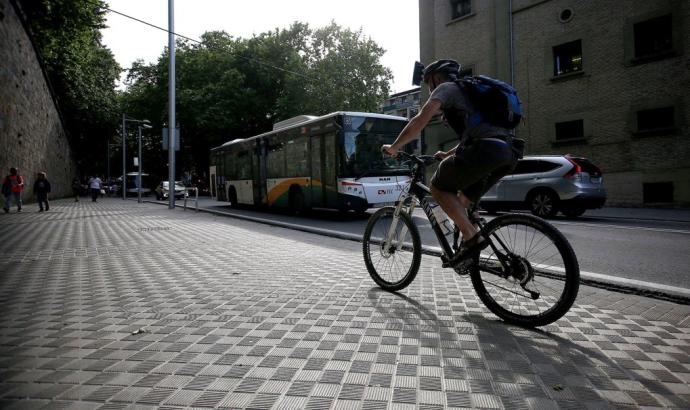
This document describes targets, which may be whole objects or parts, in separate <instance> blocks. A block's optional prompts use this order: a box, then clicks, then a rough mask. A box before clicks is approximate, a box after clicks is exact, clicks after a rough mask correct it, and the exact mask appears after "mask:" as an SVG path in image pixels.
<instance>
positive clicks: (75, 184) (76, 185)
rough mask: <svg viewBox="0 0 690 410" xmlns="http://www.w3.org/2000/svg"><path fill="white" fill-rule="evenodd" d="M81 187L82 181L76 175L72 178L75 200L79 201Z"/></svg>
mask: <svg viewBox="0 0 690 410" xmlns="http://www.w3.org/2000/svg"><path fill="white" fill-rule="evenodd" d="M81 188H82V187H81V181H80V180H79V177H74V179H73V180H72V196H74V202H79V196H80V195H81Z"/></svg>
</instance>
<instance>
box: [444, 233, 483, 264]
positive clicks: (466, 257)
mask: <svg viewBox="0 0 690 410" xmlns="http://www.w3.org/2000/svg"><path fill="white" fill-rule="evenodd" d="M487 246H489V241H487V240H486V239H484V237H483V236H482V235H481V234H480V233H477V234H476V235H474V236H473V237H472V238H470V239H469V240H467V241H465V242H463V244H462V247H460V252H456V253H455V255H453V257H452V258H451V259H450V260H449V261H448V265H449V266H453V267H456V266H457V265H458V264H459V263H461V262H463V261H470V260H471V259H472V257H473V256H475V255H478V254H479V252H481V251H482V250H483V249H484V248H486V247H487Z"/></svg>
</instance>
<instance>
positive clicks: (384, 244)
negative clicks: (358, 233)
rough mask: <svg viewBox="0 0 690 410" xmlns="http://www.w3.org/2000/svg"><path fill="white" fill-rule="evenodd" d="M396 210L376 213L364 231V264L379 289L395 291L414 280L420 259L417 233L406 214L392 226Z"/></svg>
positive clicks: (419, 242)
mask: <svg viewBox="0 0 690 410" xmlns="http://www.w3.org/2000/svg"><path fill="white" fill-rule="evenodd" d="M394 214H395V208H393V207H385V208H381V209H379V210H378V211H376V212H375V213H374V214H373V215H372V216H371V217H370V218H369V222H368V223H367V227H366V229H365V230H364V243H363V253H364V264H365V265H366V266H367V270H368V271H369V275H371V278H372V279H373V280H374V282H376V284H378V285H379V286H380V287H381V288H383V289H385V290H388V291H396V290H400V289H403V288H405V287H406V286H407V285H409V284H410V283H411V282H412V280H414V278H415V276H416V275H417V271H418V270H419V263H420V262H421V258H422V242H421V239H420V237H419V230H417V226H416V225H415V224H414V222H413V221H412V218H411V217H410V216H409V215H408V214H407V213H406V212H400V217H399V218H398V220H397V223H396V224H395V226H393V227H391V225H392V224H393V222H394V218H393V215H394Z"/></svg>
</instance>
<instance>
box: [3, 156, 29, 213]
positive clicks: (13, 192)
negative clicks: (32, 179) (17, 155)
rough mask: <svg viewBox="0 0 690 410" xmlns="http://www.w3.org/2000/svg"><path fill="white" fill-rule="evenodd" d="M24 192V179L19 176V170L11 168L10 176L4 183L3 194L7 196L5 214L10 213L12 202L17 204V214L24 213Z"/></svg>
mask: <svg viewBox="0 0 690 410" xmlns="http://www.w3.org/2000/svg"><path fill="white" fill-rule="evenodd" d="M23 190H24V178H22V176H21V175H19V170H18V169H17V168H15V167H12V168H10V174H9V175H8V176H6V177H5V180H4V181H3V182H2V193H3V194H4V195H5V206H4V207H3V210H4V211H5V213H8V212H10V208H11V207H12V201H14V203H15V204H17V212H21V211H22V191H23Z"/></svg>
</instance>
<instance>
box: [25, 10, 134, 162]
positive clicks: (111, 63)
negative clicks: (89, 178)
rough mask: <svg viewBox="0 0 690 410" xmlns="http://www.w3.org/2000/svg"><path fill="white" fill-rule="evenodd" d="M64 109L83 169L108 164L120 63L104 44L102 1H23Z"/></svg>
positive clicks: (34, 36) (61, 109) (116, 106)
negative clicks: (104, 153) (96, 154)
mask: <svg viewBox="0 0 690 410" xmlns="http://www.w3.org/2000/svg"><path fill="white" fill-rule="evenodd" d="M20 3H21V7H22V10H23V11H24V13H25V15H26V17H27V21H28V24H29V29H30V33H31V36H32V39H33V42H34V44H35V45H36V47H37V48H38V50H39V53H40V55H41V56H42V60H43V63H44V66H45V68H46V71H47V74H48V78H49V79H50V82H51V85H52V87H53V90H54V92H55V97H56V99H57V103H58V108H59V110H60V111H61V113H62V117H63V120H64V123H65V128H66V133H67V136H68V139H69V140H70V145H71V147H72V151H73V152H74V154H75V157H76V160H77V164H78V165H80V169H81V170H82V171H83V172H97V171H100V172H102V170H103V169H104V168H105V166H104V163H105V161H106V159H105V158H102V157H101V156H98V157H96V158H94V156H93V155H92V153H93V152H99V153H100V152H105V150H106V144H107V143H108V138H109V137H111V136H112V135H113V133H114V130H115V129H116V128H115V126H116V124H117V116H118V111H119V107H118V103H117V94H116V91H115V81H116V79H117V78H118V77H119V75H120V71H121V70H120V67H119V65H118V64H117V62H116V61H115V58H114V57H113V54H112V52H111V51H110V50H109V49H107V48H106V47H104V46H103V45H102V44H101V34H100V29H102V28H103V27H105V25H104V24H105V17H104V13H105V12H104V7H105V3H103V2H102V1H100V0H33V1H32V0H21V1H20Z"/></svg>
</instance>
